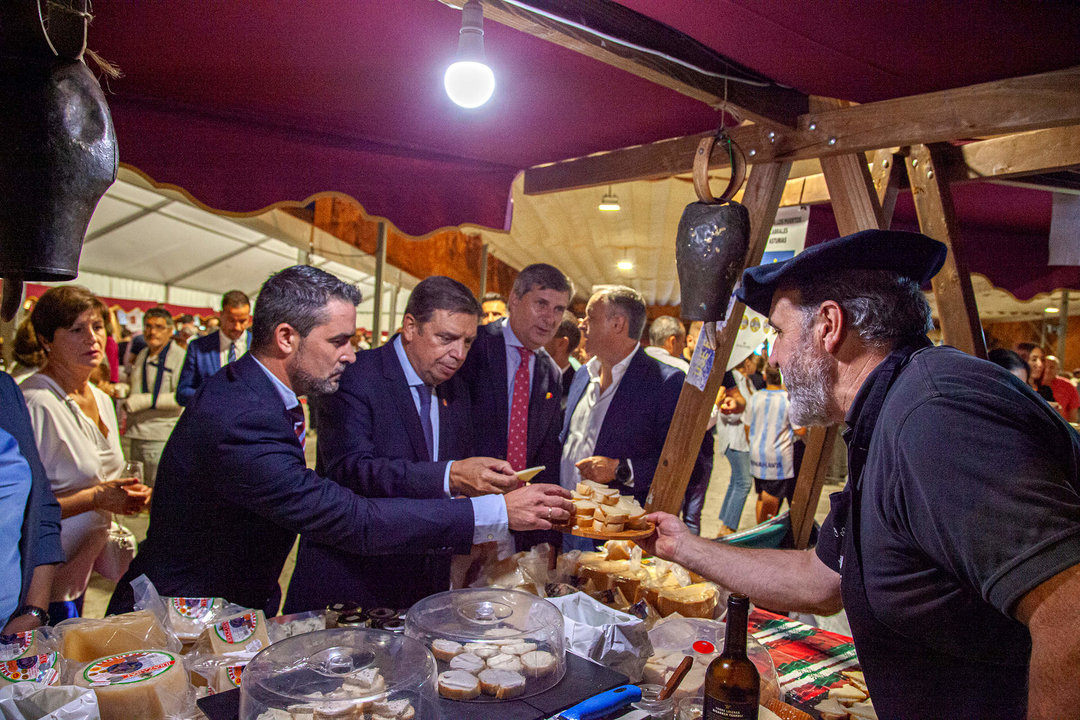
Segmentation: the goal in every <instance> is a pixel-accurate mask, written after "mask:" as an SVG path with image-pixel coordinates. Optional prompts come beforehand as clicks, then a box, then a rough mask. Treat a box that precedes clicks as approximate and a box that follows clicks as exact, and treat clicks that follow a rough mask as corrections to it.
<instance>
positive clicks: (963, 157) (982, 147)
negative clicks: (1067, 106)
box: [940, 125, 1080, 182]
mask: <svg viewBox="0 0 1080 720" xmlns="http://www.w3.org/2000/svg"><path fill="white" fill-rule="evenodd" d="M940 158H941V159H942V160H944V161H947V163H948V164H947V167H946V168H945V171H946V178H945V179H947V180H948V181H949V182H964V181H968V180H1007V179H1012V178H1018V177H1023V176H1026V175H1038V174H1042V173H1048V172H1058V171H1061V170H1068V169H1070V168H1077V167H1080V125H1069V126H1066V127H1056V128H1048V129H1046V130H1035V131H1033V132H1025V133H1014V134H1012V135H1006V136H1004V137H996V138H990V139H989V140H980V141H979V142H973V143H968V144H967V145H961V146H960V147H942V148H941V150H940Z"/></svg>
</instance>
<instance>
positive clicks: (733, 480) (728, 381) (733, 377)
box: [717, 354, 758, 537]
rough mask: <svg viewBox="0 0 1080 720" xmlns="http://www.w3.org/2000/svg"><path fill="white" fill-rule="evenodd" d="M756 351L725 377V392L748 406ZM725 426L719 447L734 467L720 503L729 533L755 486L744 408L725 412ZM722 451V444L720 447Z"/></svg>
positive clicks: (725, 531) (725, 532) (724, 531)
mask: <svg viewBox="0 0 1080 720" xmlns="http://www.w3.org/2000/svg"><path fill="white" fill-rule="evenodd" d="M757 357H758V356H757V355H753V354H751V355H748V356H747V357H746V359H745V360H743V361H742V362H741V363H739V364H738V365H736V366H735V367H733V368H732V369H731V370H730V371H729V372H728V373H727V375H725V377H724V388H725V395H726V396H732V397H734V396H738V397H740V398H742V405H743V407H744V408H745V405H746V398H749V397H750V396H751V395H753V394H754V385H753V383H751V382H750V379H749V375H750V373H751V368H757ZM720 417H721V419H722V422H723V428H722V430H721V432H720V447H722V448H723V450H722V452H723V453H724V457H725V458H727V461H728V465H729V466H730V468H731V476H730V480H729V481H728V487H727V492H725V493H724V501H723V503H722V504H721V505H720V532H719V533H718V535H719V537H724V536H725V535H730V534H731V533H733V532H735V531H736V530H738V529H739V521H740V518H741V517H742V511H743V506H744V505H746V497H747V496H748V495H749V494H750V488H751V487H752V486H753V477H752V476H751V475H750V443H749V441H748V440H747V437H746V424H745V418H744V411H739V412H732V413H726V414H723V415H721V416H720ZM717 450H718V451H720V448H719V447H718V448H717Z"/></svg>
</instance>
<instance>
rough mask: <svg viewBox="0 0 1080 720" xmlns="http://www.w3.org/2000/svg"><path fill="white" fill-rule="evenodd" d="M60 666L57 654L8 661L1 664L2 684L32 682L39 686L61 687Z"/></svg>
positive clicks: (0, 675)
mask: <svg viewBox="0 0 1080 720" xmlns="http://www.w3.org/2000/svg"><path fill="white" fill-rule="evenodd" d="M58 664H59V655H58V654H57V653H55V652H51V653H44V654H42V655H27V656H25V657H21V658H19V659H18V660H8V661H7V662H4V663H0V684H3V683H15V682H32V683H37V684H39V685H59V684H60V669H59V667H58Z"/></svg>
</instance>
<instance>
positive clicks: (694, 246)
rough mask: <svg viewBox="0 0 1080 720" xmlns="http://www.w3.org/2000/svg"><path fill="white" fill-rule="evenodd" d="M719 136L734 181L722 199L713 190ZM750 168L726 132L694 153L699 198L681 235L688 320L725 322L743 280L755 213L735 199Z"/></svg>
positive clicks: (678, 247) (678, 249)
mask: <svg viewBox="0 0 1080 720" xmlns="http://www.w3.org/2000/svg"><path fill="white" fill-rule="evenodd" d="M717 139H721V140H722V141H723V142H724V144H725V145H726V146H727V148H728V151H729V153H730V156H731V180H730V181H729V182H728V186H727V188H726V189H725V190H724V192H723V193H722V194H721V195H720V197H719V198H714V197H713V195H712V191H711V190H710V189H709V156H710V155H711V154H712V150H713V146H714V145H715V143H716V140H717ZM745 173H746V161H745V159H744V158H743V156H742V151H741V150H740V149H739V147H738V146H737V145H735V143H734V142H732V141H731V140H730V139H729V138H727V137H726V135H725V134H724V133H722V132H721V133H717V135H711V136H709V137H707V138H704V139H702V141H701V142H700V143H699V144H698V149H697V154H696V155H695V157H694V190H695V191H696V192H697V196H698V200H699V201H698V202H695V203H690V204H689V205H687V206H686V209H685V210H683V214H682V218H681V219H680V220H679V229H678V234H677V235H676V237H675V264H676V267H677V268H678V271H679V286H680V294H681V296H682V301H681V302H682V310H681V314H682V317H683V319H684V320H689V321H691V322H692V321H697V320H701V321H704V322H720V321H723V320H724V319H725V317H726V316H727V308H728V301H729V300H730V298H731V293H732V292H733V291H734V289H735V283H736V282H737V281H738V279H739V273H740V272H741V271H742V268H743V263H744V262H745V259H746V252H747V248H748V247H749V245H750V213H748V212H747V210H746V208H745V207H744V206H742V205H740V204H739V203H737V202H734V201H732V200H730V198H731V196H733V195H734V194H735V192H736V190H738V189H739V186H741V185H742V182H743V178H744V177H745Z"/></svg>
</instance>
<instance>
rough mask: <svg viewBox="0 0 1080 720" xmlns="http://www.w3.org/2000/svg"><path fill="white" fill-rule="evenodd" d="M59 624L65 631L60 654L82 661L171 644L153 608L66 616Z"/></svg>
mask: <svg viewBox="0 0 1080 720" xmlns="http://www.w3.org/2000/svg"><path fill="white" fill-rule="evenodd" d="M69 623H70V624H69ZM58 628H59V629H60V630H61V631H63V633H64V637H63V640H62V642H61V647H60V654H61V655H63V656H64V657H65V658H67V659H68V660H74V661H75V662H80V663H85V662H90V661H91V660H96V659H97V658H100V657H105V656H106V655H115V654H117V653H124V652H130V651H132V650H147V649H151V648H159V649H162V650H164V649H166V648H168V636H167V635H166V634H165V628H163V627H162V626H161V623H160V622H158V619H157V617H156V616H155V615H154V614H153V613H152V612H150V611H149V610H137V611H136V612H130V613H125V614H123V615H111V616H109V617H107V618H103V619H101V620H96V619H95V620H91V619H89V618H76V619H73V620H65V621H64V622H62V623H60V625H59V626H58ZM174 642H175V641H174Z"/></svg>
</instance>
